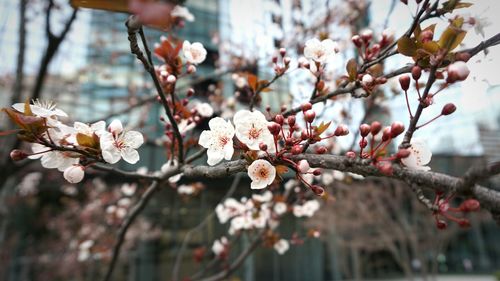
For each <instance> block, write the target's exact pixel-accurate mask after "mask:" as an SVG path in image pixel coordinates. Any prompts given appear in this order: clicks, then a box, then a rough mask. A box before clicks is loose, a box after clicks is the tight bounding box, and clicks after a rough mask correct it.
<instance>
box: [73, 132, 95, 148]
mask: <svg viewBox="0 0 500 281" xmlns="http://www.w3.org/2000/svg"><path fill="white" fill-rule="evenodd" d="M76 141H77V142H78V144H79V145H80V146H85V147H94V146H95V142H94V138H93V137H92V136H89V135H86V134H82V133H78V134H76Z"/></svg>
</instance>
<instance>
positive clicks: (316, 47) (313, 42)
mask: <svg viewBox="0 0 500 281" xmlns="http://www.w3.org/2000/svg"><path fill="white" fill-rule="evenodd" d="M338 51H339V49H338V45H337V43H336V42H334V41H333V40H331V39H325V40H323V41H319V40H318V39H316V38H313V39H309V40H307V42H306V45H305V47H304V56H305V57H306V58H308V59H312V60H314V61H316V62H319V63H325V62H326V61H327V60H328V58H330V57H331V56H332V55H334V54H335V53H337V52H338Z"/></svg>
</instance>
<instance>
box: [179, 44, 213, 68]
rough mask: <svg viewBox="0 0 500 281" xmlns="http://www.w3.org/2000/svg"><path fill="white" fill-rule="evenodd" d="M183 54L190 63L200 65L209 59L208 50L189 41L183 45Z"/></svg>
mask: <svg viewBox="0 0 500 281" xmlns="http://www.w3.org/2000/svg"><path fill="white" fill-rule="evenodd" d="M182 52H183V54H184V57H185V58H186V60H187V61H188V62H189V63H192V64H200V63H202V62H203V61H204V60H205V58H206V57H207V50H205V47H203V44H201V43H200V42H195V43H193V44H191V43H190V42H189V41H184V43H183V44H182Z"/></svg>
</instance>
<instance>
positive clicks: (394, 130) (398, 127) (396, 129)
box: [391, 121, 405, 138]
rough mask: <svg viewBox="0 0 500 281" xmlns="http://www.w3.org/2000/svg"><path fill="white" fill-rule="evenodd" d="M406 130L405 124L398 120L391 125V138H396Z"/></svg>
mask: <svg viewBox="0 0 500 281" xmlns="http://www.w3.org/2000/svg"><path fill="white" fill-rule="evenodd" d="M404 131H405V125H403V123H401V122H399V121H396V122H394V123H392V125H391V138H395V137H397V136H399V135H400V134H401V133H402V132H404Z"/></svg>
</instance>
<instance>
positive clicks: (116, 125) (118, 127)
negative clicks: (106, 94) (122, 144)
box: [108, 119, 123, 135]
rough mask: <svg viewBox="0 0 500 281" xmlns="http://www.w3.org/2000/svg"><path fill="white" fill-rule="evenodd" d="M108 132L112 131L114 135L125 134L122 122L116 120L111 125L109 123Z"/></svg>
mask: <svg viewBox="0 0 500 281" xmlns="http://www.w3.org/2000/svg"><path fill="white" fill-rule="evenodd" d="M108 131H110V132H111V133H112V134H114V135H118V134H120V133H121V132H123V125H122V122H121V121H120V120H118V119H114V120H113V121H111V123H109V126H108Z"/></svg>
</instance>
